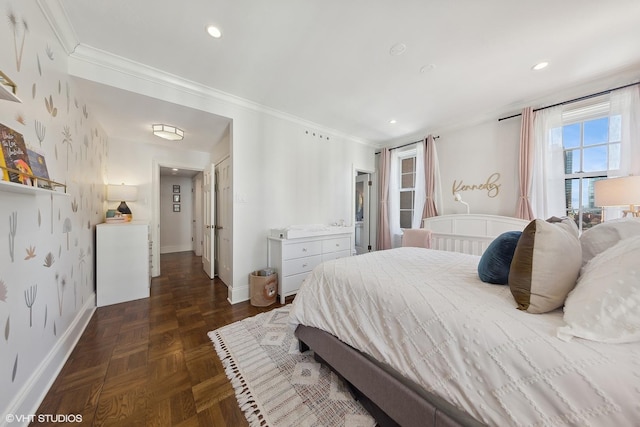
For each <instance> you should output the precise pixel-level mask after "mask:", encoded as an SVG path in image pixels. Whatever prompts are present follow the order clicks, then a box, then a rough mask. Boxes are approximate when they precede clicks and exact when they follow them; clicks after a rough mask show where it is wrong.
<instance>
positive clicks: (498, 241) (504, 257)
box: [478, 231, 522, 285]
mask: <svg viewBox="0 0 640 427" xmlns="http://www.w3.org/2000/svg"><path fill="white" fill-rule="evenodd" d="M521 235H522V231H507V232H506V233H502V234H501V235H499V236H498V237H496V238H495V239H494V240H493V242H491V243H490V244H489V247H488V248H487V250H486V251H484V253H483V254H482V257H481V258H480V262H479V263H478V276H480V280H482V281H483V282H487V283H494V284H496V285H507V284H509V268H510V267H511V260H512V259H513V253H514V252H515V251H516V246H517V245H518V240H519V239H520V236H521Z"/></svg>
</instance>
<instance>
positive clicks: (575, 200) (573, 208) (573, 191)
mask: <svg viewBox="0 0 640 427" xmlns="http://www.w3.org/2000/svg"><path fill="white" fill-rule="evenodd" d="M564 186H565V191H566V202H567V215H569V216H571V215H572V214H574V213H577V212H578V208H579V207H580V178H574V179H565V180H564Z"/></svg>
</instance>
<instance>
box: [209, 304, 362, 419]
mask: <svg viewBox="0 0 640 427" xmlns="http://www.w3.org/2000/svg"><path fill="white" fill-rule="evenodd" d="M288 317H289V307H288V306H286V307H282V308H280V309H275V310H272V311H270V312H267V313H261V314H258V315H257V316H254V317H250V318H248V319H245V320H241V321H239V322H236V323H232V324H231V325H227V326H225V327H222V328H220V329H216V330H215V331H213V332H209V338H210V339H211V341H213V344H214V346H215V349H216V351H217V352H218V356H219V357H220V360H221V361H222V364H223V366H224V367H225V371H226V373H227V376H228V377H229V380H231V384H232V385H233V388H234V390H235V392H236V398H237V399H238V403H239V404H240V408H241V409H242V411H243V412H244V414H245V416H246V417H247V420H248V421H249V425H250V426H252V427H253V426H256V427H257V426H260V427H267V426H269V427H284V426H296V427H298V426H346V427H371V426H374V425H375V421H374V419H373V418H372V417H371V416H370V415H369V414H368V413H367V412H366V410H365V409H364V408H363V407H362V406H361V405H360V404H359V403H358V402H356V401H355V400H354V399H353V397H352V396H351V394H350V393H349V391H348V390H347V388H346V387H345V385H344V384H343V383H342V381H341V380H340V379H339V378H338V377H337V376H336V375H335V374H334V373H333V372H331V371H330V370H329V369H328V368H327V367H325V366H322V365H320V364H319V363H317V362H316V361H315V360H314V359H313V352H311V351H307V352H304V353H300V352H299V351H298V341H297V339H296V338H295V337H294V335H293V331H292V330H291V328H290V327H289V326H288V325H287V320H288Z"/></svg>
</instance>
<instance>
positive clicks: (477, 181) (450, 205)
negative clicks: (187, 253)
mask: <svg viewBox="0 0 640 427" xmlns="http://www.w3.org/2000/svg"><path fill="white" fill-rule="evenodd" d="M520 122H521V120H520V118H513V119H509V120H503V121H501V122H498V120H497V119H496V120H491V121H485V122H483V123H479V124H475V125H473V126H469V127H462V128H459V129H456V130H453V131H449V132H444V133H440V134H439V136H440V138H439V139H437V140H436V149H437V151H438V160H439V164H440V177H441V182H442V195H443V198H442V202H443V209H442V212H440V214H454V213H466V207H465V206H464V205H463V204H461V203H458V202H455V201H454V198H453V193H454V190H453V188H454V184H456V187H457V188H458V189H459V190H458V191H459V192H460V195H461V196H462V200H463V201H465V202H467V203H469V208H470V212H471V213H483V214H492V215H505V216H514V215H515V212H516V203H517V201H518V196H519V193H518V156H519V145H520ZM495 173H498V174H499V175H500V177H499V179H497V180H496V181H492V182H495V183H496V184H498V185H499V188H498V192H497V195H496V194H495V190H493V191H491V192H490V191H487V190H485V189H467V190H466V191H465V190H464V189H462V188H461V187H460V186H461V185H467V186H470V187H471V186H473V185H476V186H477V187H480V186H482V185H483V184H486V182H487V180H488V179H489V177H491V176H492V175H493V174H495ZM494 178H495V175H494ZM494 195H495V196H494ZM490 196H494V197H490Z"/></svg>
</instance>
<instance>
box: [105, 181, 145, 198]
mask: <svg viewBox="0 0 640 427" xmlns="http://www.w3.org/2000/svg"><path fill="white" fill-rule="evenodd" d="M137 198H138V187H136V186H135V185H124V184H122V185H107V200H109V201H113V202H135V201H136V199H137Z"/></svg>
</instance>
